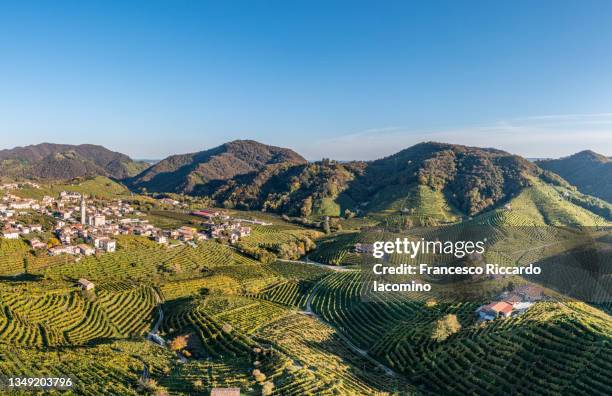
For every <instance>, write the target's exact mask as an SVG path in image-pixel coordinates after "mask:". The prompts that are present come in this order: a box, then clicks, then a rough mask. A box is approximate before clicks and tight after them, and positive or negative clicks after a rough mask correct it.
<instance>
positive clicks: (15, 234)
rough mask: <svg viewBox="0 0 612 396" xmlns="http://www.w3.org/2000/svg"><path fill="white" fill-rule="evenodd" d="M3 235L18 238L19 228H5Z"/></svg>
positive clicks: (7, 237)
mask: <svg viewBox="0 0 612 396" xmlns="http://www.w3.org/2000/svg"><path fill="white" fill-rule="evenodd" d="M2 237H3V238H5V239H18V238H19V230H16V229H14V228H10V227H9V228H5V229H4V230H2Z"/></svg>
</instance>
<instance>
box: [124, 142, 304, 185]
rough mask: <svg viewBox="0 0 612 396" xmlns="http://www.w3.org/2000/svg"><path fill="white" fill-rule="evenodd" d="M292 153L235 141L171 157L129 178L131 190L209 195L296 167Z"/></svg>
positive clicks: (300, 159)
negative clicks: (247, 178)
mask: <svg viewBox="0 0 612 396" xmlns="http://www.w3.org/2000/svg"><path fill="white" fill-rule="evenodd" d="M304 163H306V160H305V159H304V158H303V157H301V156H300V155H299V154H297V153H296V152H294V151H292V150H290V149H286V148H281V147H275V146H268V145H265V144H261V143H258V142H255V141H252V140H235V141H233V142H229V143H225V144H223V145H221V146H218V147H215V148H212V149H210V150H205V151H200V152H197V153H191V154H181V155H173V156H171V157H168V158H166V159H164V160H162V161H160V162H158V163H157V164H155V165H153V166H151V167H150V168H149V169H147V170H145V171H144V172H142V173H141V174H139V175H137V176H136V177H134V178H132V179H131V180H130V181H129V185H130V186H131V187H132V188H138V189H146V190H147V191H151V192H176V193H192V194H202V195H206V194H210V193H211V192H212V191H213V190H214V188H215V187H216V186H218V185H219V184H220V183H222V182H224V181H226V180H229V179H231V178H233V177H236V176H241V175H246V174H250V173H253V172H259V171H262V170H264V169H265V168H266V166H268V165H277V166H278V165H280V164H286V165H297V164H304Z"/></svg>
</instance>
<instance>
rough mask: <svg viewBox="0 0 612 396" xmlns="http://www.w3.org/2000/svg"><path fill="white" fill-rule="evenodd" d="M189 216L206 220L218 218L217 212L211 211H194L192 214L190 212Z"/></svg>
mask: <svg viewBox="0 0 612 396" xmlns="http://www.w3.org/2000/svg"><path fill="white" fill-rule="evenodd" d="M191 214H192V215H194V216H199V217H204V218H206V219H212V218H214V217H217V216H219V212H218V211H211V210H196V211H194V212H191Z"/></svg>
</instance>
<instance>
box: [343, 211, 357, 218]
mask: <svg viewBox="0 0 612 396" xmlns="http://www.w3.org/2000/svg"><path fill="white" fill-rule="evenodd" d="M344 217H345V218H347V219H352V218H353V217H355V212H352V211H351V210H350V209H345V210H344Z"/></svg>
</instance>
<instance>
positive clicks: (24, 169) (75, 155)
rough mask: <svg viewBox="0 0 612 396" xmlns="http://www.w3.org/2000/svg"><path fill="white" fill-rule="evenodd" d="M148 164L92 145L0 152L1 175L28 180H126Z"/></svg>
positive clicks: (30, 148)
mask: <svg viewBox="0 0 612 396" xmlns="http://www.w3.org/2000/svg"><path fill="white" fill-rule="evenodd" d="M147 166H148V165H147V164H145V163H141V162H136V161H133V160H132V159H131V158H130V157H128V156H127V155H125V154H121V153H118V152H114V151H111V150H108V149H106V148H104V147H102V146H98V145H93V144H81V145H69V144H54V143H41V144H36V145H30V146H25V147H16V148H13V149H6V150H0V176H4V177H9V178H28V179H47V180H59V179H71V178H75V177H85V176H108V177H112V178H115V179H124V178H126V177H130V176H133V175H135V174H137V173H139V172H141V171H142V170H144V169H145V168H146V167H147Z"/></svg>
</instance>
